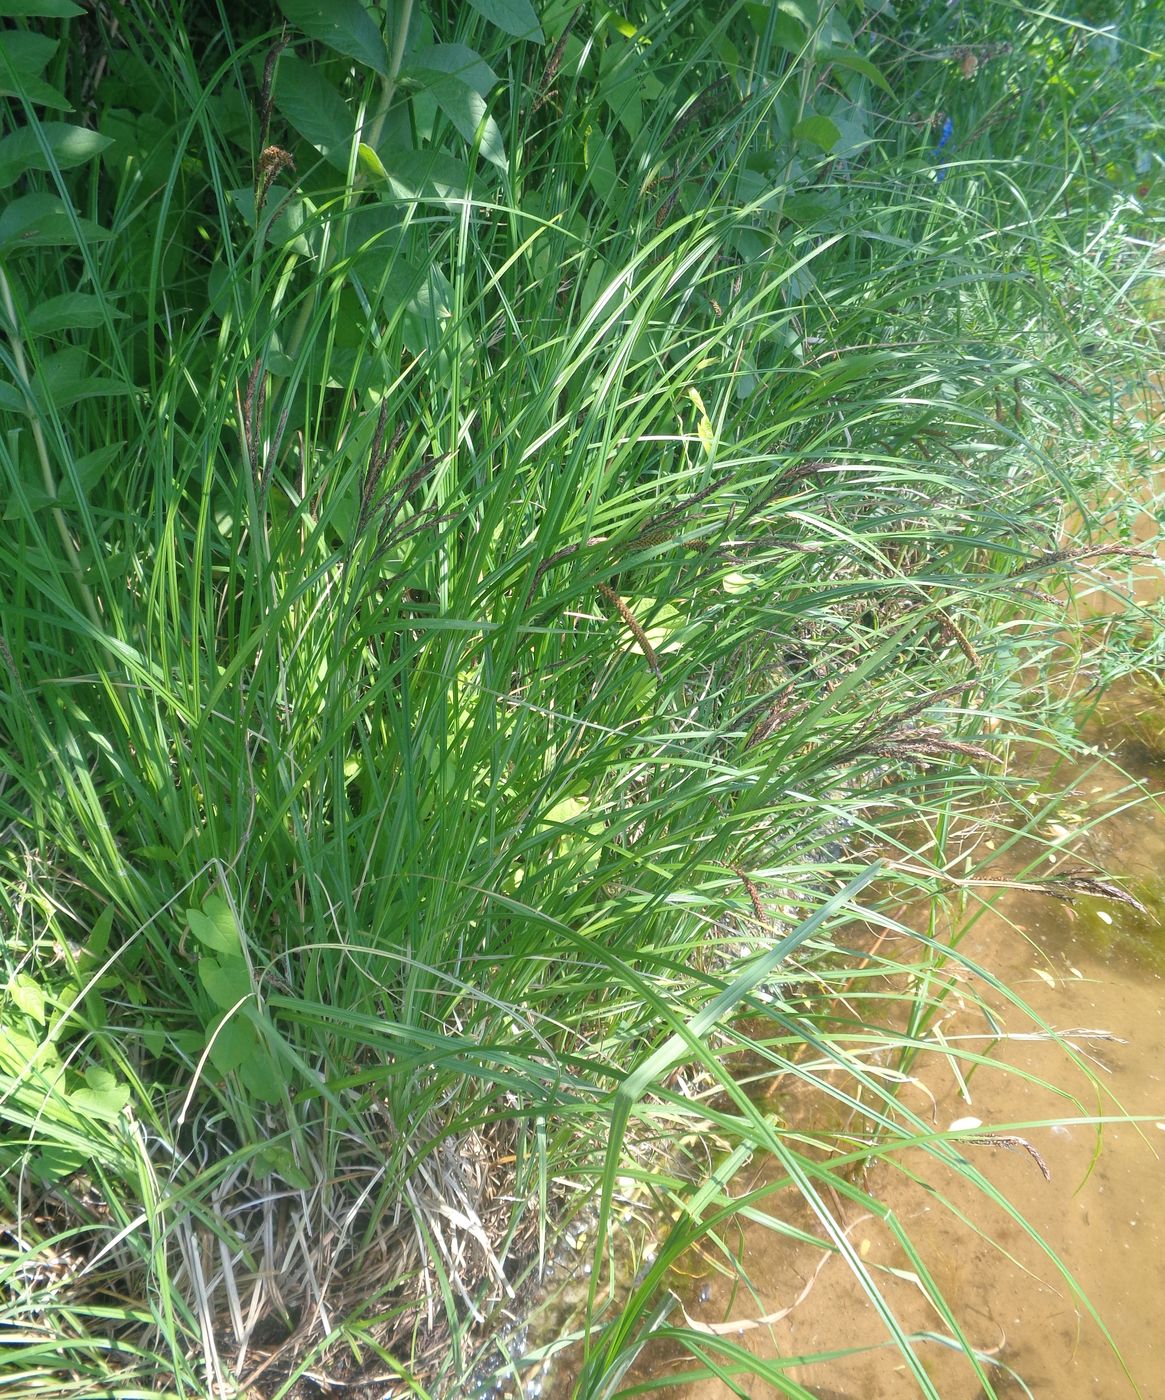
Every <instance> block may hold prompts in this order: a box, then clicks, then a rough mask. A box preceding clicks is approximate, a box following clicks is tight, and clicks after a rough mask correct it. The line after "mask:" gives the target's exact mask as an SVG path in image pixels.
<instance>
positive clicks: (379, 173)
mask: <svg viewBox="0 0 1165 1400" xmlns="http://www.w3.org/2000/svg"><path fill="white" fill-rule="evenodd" d="M356 158H357V160H359V162H360V168H361V169H362V170H363V171H364V173H365V174H366V175H372V176H374V177H375V178H376V179H377V180H387V179H388V171H387V170H385V168H384V165H383V163H382V161H381V159H380V157H379V156H378V155H377V154H376V152H375V151H374V150H373V149H372V147H371V146H370V145H368V143H367V142H366V141H361V142H360V144H359V145H358V146H357V147H356Z"/></svg>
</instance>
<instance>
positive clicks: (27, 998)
mask: <svg viewBox="0 0 1165 1400" xmlns="http://www.w3.org/2000/svg"><path fill="white" fill-rule="evenodd" d="M8 995H9V997H10V998H11V999H12V1004H13V1005H14V1006H16V1007H18V1008H19V1009H20V1010H21V1011H23V1012H24V1014H25V1015H26V1016H27V1017H28V1018H29V1020H30V1021H35V1022H36V1023H37V1025H38V1026H43V1025H44V1005H45V994H44V988H43V987H42V986H41V985H40V983H39V982H37V981H35V980H34V979H33V978H31V977H30V976H29V975H28V973H27V972H18V973H17V974H16V976H15V977H14V978H13V979H12V981H11V982H10V983H9V984H8Z"/></svg>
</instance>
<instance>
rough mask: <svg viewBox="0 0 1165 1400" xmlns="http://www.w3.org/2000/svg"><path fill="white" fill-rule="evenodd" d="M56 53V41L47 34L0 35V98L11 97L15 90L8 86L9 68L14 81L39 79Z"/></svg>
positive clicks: (23, 31)
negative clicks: (14, 78)
mask: <svg viewBox="0 0 1165 1400" xmlns="http://www.w3.org/2000/svg"><path fill="white" fill-rule="evenodd" d="M56 51H57V41H56V40H55V39H53V38H50V37H49V35H47V34H34V33H33V32H32V31H31V30H29V29H9V30H7V31H5V32H2V33H0V96H4V97H9V96H11V97H15V96H16V95H17V93H18V91H19V89H17V88H14V87H10V86H9V83H10V82H11V81H12V78H11V75H10V74H9V72H8V69H9V68H11V69H12V74H14V75H15V76H16V77H17V79H18V81H20V82H22V83H27V82H28V81H29V79H30V78H39V77H40V75H41V73H42V72H44V69H45V66H46V64H47V63H48V61H49V59H50V58H52V56H53V54H55V53H56Z"/></svg>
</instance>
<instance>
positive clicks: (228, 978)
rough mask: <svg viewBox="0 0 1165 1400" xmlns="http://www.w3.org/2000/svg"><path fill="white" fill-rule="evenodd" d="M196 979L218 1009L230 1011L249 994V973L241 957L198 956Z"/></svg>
mask: <svg viewBox="0 0 1165 1400" xmlns="http://www.w3.org/2000/svg"><path fill="white" fill-rule="evenodd" d="M198 980H199V981H200V982H201V983H202V985H203V986H204V987H205V988H206V993H207V995H208V996H209V997H210V999H211V1001H213V1002H214V1004H215V1006H217V1007H218V1009H219V1010H220V1011H230V1010H232V1009H233V1008H234V1007H236V1006H238V1004H239V1003H240V1002H241V1001H244V1000H245V999H246V998H247V997H249V996H250V995H251V990H252V989H251V974H250V972H249V970H248V968H247V964H246V963H245V962H244V961H243V960H242V958H230V957H226V958H199V960H198Z"/></svg>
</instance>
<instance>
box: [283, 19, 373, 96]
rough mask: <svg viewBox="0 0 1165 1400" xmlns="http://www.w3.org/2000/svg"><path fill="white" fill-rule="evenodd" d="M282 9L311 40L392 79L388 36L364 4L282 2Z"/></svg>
mask: <svg viewBox="0 0 1165 1400" xmlns="http://www.w3.org/2000/svg"><path fill="white" fill-rule="evenodd" d="M279 8H280V9H281V10H282V11H283V13H284V14H285V15H286V16H287V18H288V19H289V20H290V21H291V23H292V24H294V25H296V26H297V27H298V28H300V29H302V30H303V32H304V33H305V34H306V35H307V36H308V37H309V38H311V39H318V40H319V41H320V43H321V44H326V45H327V46H328V48H330V49H334V50H335V51H336V53H342V54H343V55H344V56H345V58H354V59H356V60H357V61H358V62H360V63H363V64H366V65H367V67H369V68H371V69H372V70H373V71H374V72H376V73H379V74H380V75H381V77H384V78H387V77H388V50H387V49H386V48H385V45H384V36H383V35H382V34H381V32H380V29H379V27H378V26H377V24H376V21H375V20H374V19H373V18H372V16H371V15H370V14H369V13H368V11H367V10H366V9H365V8H364V6H363V5H361V4H360V0H279Z"/></svg>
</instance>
